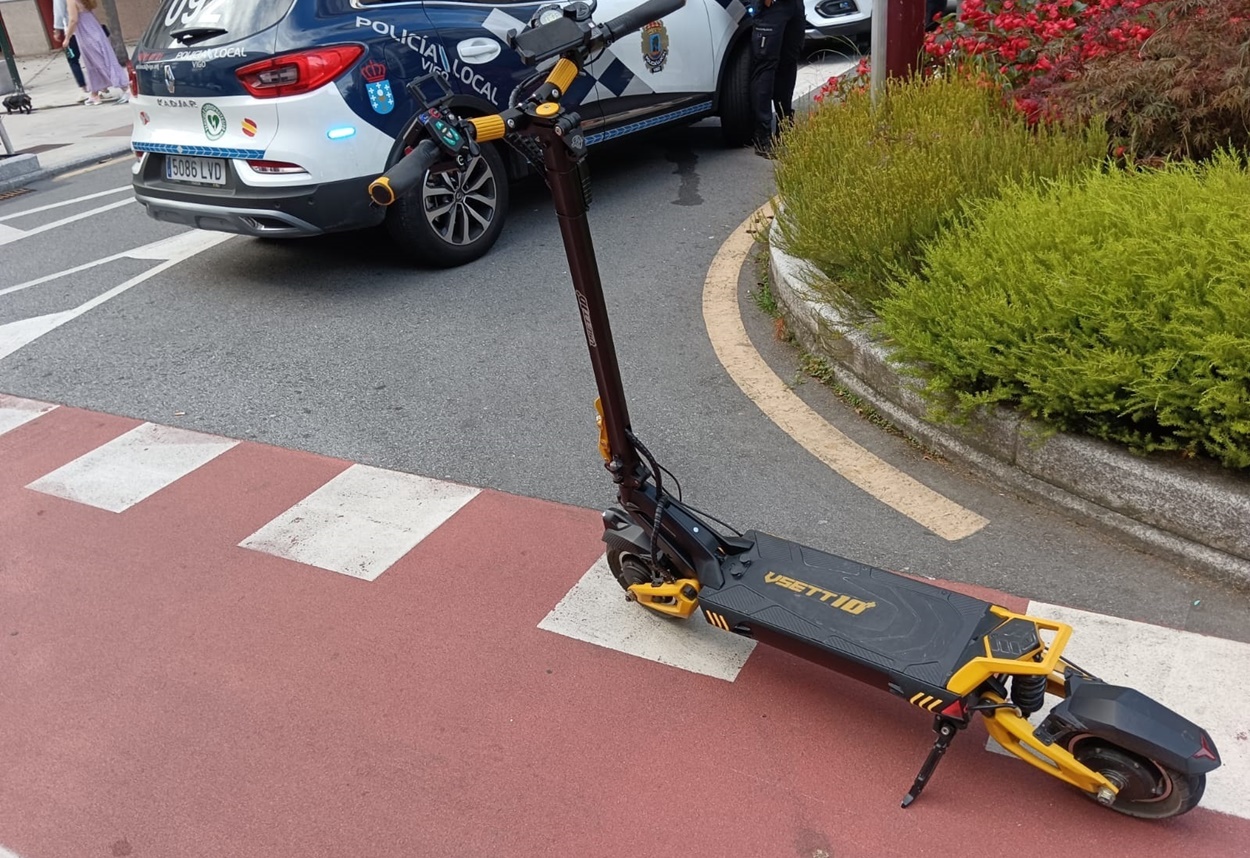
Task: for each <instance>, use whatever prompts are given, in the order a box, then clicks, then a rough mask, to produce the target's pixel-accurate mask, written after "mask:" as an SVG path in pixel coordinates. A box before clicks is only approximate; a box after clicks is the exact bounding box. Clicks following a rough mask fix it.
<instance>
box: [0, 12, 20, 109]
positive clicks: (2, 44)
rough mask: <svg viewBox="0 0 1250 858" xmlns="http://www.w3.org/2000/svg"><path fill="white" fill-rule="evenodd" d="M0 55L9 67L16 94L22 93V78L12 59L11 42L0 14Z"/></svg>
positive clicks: (2, 16)
mask: <svg viewBox="0 0 1250 858" xmlns="http://www.w3.org/2000/svg"><path fill="white" fill-rule="evenodd" d="M0 53H3V54H4V62H5V64H6V65H7V66H8V67H9V78H10V79H11V80H12V81H13V86H14V88H15V90H14V91H16V92H23V91H24V88H23V87H22V77H21V75H19V74H18V73H17V62H16V61H15V60H14V59H13V42H12V41H11V40H10V39H9V31H8V29H7V28H6V27H5V26H4V15H3V14H0Z"/></svg>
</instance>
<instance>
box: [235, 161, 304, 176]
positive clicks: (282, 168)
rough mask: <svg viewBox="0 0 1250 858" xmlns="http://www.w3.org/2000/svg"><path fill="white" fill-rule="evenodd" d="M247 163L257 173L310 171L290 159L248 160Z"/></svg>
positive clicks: (271, 173)
mask: <svg viewBox="0 0 1250 858" xmlns="http://www.w3.org/2000/svg"><path fill="white" fill-rule="evenodd" d="M247 165H248V166H249V167H251V168H252V170H253V171H255V172H257V173H268V174H270V175H273V174H279V173H307V172H308V171H307V170H305V169H304V168H303V167H301V166H300V165H299V164H292V163H291V162H290V161H248V162H247Z"/></svg>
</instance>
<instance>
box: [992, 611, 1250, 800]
mask: <svg viewBox="0 0 1250 858" xmlns="http://www.w3.org/2000/svg"><path fill="white" fill-rule="evenodd" d="M1028 613H1030V614H1033V615H1034V616H1038V617H1045V618H1046V619H1050V620H1058V621H1060V622H1063V623H1068V624H1069V625H1071V626H1072V629H1073V631H1072V639H1071V641H1069V643H1068V646H1067V648H1066V649H1065V650H1064V654H1065V655H1068V656H1070V657H1071V659H1072V661H1073V662H1075V663H1076V664H1079V665H1080V666H1081V668H1082V669H1084V670H1088V671H1089V672H1090V673H1093V674H1094V675H1095V676H1098V677H1100V678H1101V679H1103V680H1105V681H1106V682H1110V683H1112V684H1113V685H1127V686H1129V687H1132V688H1136V689H1137V690H1138V691H1140V692H1142V693H1143V694H1148V695H1149V696H1151V697H1153V698H1154V699H1156V700H1158V701H1159V702H1160V703H1162V704H1163V705H1164V706H1167V707H1169V708H1171V709H1174V710H1176V711H1177V712H1179V713H1180V714H1181V715H1183V716H1184V717H1186V718H1188V719H1189V720H1190V721H1193V722H1194V723H1195V724H1198V725H1199V726H1201V727H1204V728H1205V729H1206V730H1207V732H1208V733H1210V734H1211V738H1212V739H1213V740H1214V741H1215V747H1216V750H1218V751H1219V753H1220V759H1221V766H1220V768H1218V769H1216V770H1215V771H1214V772H1211V773H1210V774H1209V775H1207V790H1206V793H1205V795H1204V796H1203V799H1202V803H1201V804H1200V805H1199V807H1205V808H1207V809H1208V810H1218V811H1220V812H1221V813H1228V814H1231V815H1233V816H1237V817H1240V818H1241V819H1250V644H1246V643H1241V642H1239V641H1230V640H1225V639H1223V638H1215V637H1208V636H1207V635H1200V634H1196V633H1194V632H1185V631H1179V630H1177V629H1168V628H1164V627H1162V626H1155V625H1151V624H1149V623H1141V622H1137V621H1135V620H1124V619H1120V618H1119V617H1109V616H1106V615H1103V614H1094V613H1090V612H1089V611H1081V610H1077V609H1076V608H1067V607H1062V606H1057V605H1048V604H1044V603H1041V602H1030V603H1029V609H1028ZM1058 702H1059V700H1058V698H1055V697H1050V696H1047V698H1046V704H1047V705H1046V707H1045V709H1044V710H1043V711H1042V712H1039V713H1037V714H1035V715H1034V716H1033V717H1032V718H1030V719H1029V720H1030V721H1032V722H1034V723H1041V720H1042V718H1044V717H1045V713H1046V712H1047V711H1049V710H1050V707H1051V706H1052V705H1053V704H1055V703H1058ZM986 747H987V749H988V750H991V751H995V752H996V753H1000V754H1006V753H1007V752H1006V751H1004V750H1003V749H1002V748H1000V747H999V746H998V743H997V742H995V741H994V740H993V739H991V740H989V742H988V743H987V745H986Z"/></svg>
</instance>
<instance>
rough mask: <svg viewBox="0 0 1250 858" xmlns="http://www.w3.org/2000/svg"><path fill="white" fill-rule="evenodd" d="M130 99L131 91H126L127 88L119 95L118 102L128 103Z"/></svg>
mask: <svg viewBox="0 0 1250 858" xmlns="http://www.w3.org/2000/svg"><path fill="white" fill-rule="evenodd" d="M129 101H130V93H128V92H126V91H125V90H122V94H121V95H120V96H118V97H117V103H118V104H126V103H127V102H129Z"/></svg>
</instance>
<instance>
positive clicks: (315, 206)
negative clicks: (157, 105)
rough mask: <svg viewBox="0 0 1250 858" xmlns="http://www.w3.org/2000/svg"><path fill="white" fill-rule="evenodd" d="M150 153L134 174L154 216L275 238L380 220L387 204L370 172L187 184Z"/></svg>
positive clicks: (138, 193) (143, 200)
mask: <svg viewBox="0 0 1250 858" xmlns="http://www.w3.org/2000/svg"><path fill="white" fill-rule="evenodd" d="M158 160H159V158H147V159H145V161H147V162H149V163H145V164H143V165H141V166H140V167H139V169H138V170H137V172H136V174H135V177H134V183H133V184H134V190H135V198H136V200H137V201H138V202H139V203H140V204H142V205H143V206H144V208H146V209H147V213H148V215H149V216H150V217H153V218H155V219H156V220H160V221H166V222H168V223H176V224H181V225H183V226H190V227H194V228H196V229H207V230H213V231H215V232H233V233H239V234H241V235H255V236H265V237H273V238H281V237H283V236H304V235H321V234H322V233H327V232H341V231H345V230H350V229H363V228H365V227H370V226H376V225H377V224H379V223H381V222H382V220H383V218H384V217H385V214H386V212H385V210H384V209H382V208H380V207H378V206H375V205H373V203H372V202H371V201H370V200H369V193H368V190H367V188H368V184H369V179H368V178H364V177H361V178H355V179H344V180H341V181H337V182H327V183H324V184H320V185H284V186H275V187H267V188H266V187H253V186H249V185H243V184H241V183H239V182H238V181H237V179H232V181H231V182H230V183H229V186H228V187H223V188H205V187H187V186H180V185H177V184H174V183H172V182H168V181H165V180H164V179H163V178H161V177H160V173H159V172H158V171H159V170H160V169H161V167H160V166H159V164H156V163H153V162H156V161H158Z"/></svg>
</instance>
